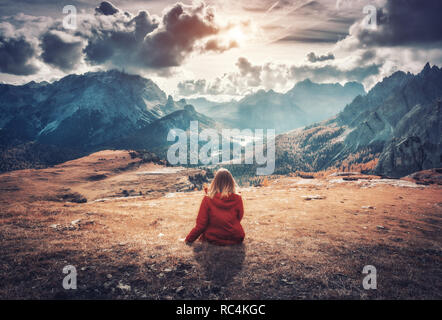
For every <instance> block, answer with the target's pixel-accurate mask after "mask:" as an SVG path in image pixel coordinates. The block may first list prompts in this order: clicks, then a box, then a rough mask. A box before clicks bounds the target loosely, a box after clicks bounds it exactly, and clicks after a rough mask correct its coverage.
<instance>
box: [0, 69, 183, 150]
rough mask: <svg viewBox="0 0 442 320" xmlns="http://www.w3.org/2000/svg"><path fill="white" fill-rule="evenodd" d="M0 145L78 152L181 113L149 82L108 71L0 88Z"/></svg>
mask: <svg viewBox="0 0 442 320" xmlns="http://www.w3.org/2000/svg"><path fill="white" fill-rule="evenodd" d="M0 95H1V99H0V110H1V115H0V127H1V129H2V130H1V134H0V135H1V136H2V142H3V144H5V143H7V142H8V141H9V142H11V143H12V141H14V140H19V141H29V140H32V141H33V140H35V141H38V142H41V143H44V144H48V145H59V146H66V145H67V146H71V147H74V148H81V149H83V150H93V149H96V148H99V146H101V145H103V144H107V143H108V142H109V141H113V140H114V139H118V138H121V137H124V136H127V135H128V134H130V133H131V132H133V131H134V130H137V129H140V128H143V127H145V126H147V125H148V124H150V123H152V122H153V121H155V120H157V119H159V118H161V117H164V116H165V115H167V114H169V113H171V112H174V111H176V110H178V109H179V108H180V106H179V105H178V104H176V103H175V102H174V101H173V99H172V98H171V97H169V98H168V97H167V96H166V94H165V93H164V92H163V91H161V89H160V88H159V87H158V86H157V85H156V84H155V83H154V82H152V81H151V80H149V79H145V78H142V77H140V76H136V75H129V74H125V73H123V72H120V71H116V70H112V71H108V72H89V73H86V74H84V75H68V76H66V77H64V78H62V79H61V80H59V81H56V82H54V83H51V84H50V83H33V82H31V83H28V84H26V85H24V86H12V85H0Z"/></svg>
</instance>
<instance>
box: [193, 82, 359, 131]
mask: <svg viewBox="0 0 442 320" xmlns="http://www.w3.org/2000/svg"><path fill="white" fill-rule="evenodd" d="M364 94H365V90H364V87H363V86H362V85H361V84H360V83H357V82H348V83H346V84H345V85H344V86H342V85H340V84H339V83H335V84H329V83H325V84H318V83H314V82H311V81H310V80H308V79H307V80H304V81H302V82H299V83H297V84H296V85H295V86H294V87H293V88H292V89H291V90H289V91H288V92H286V93H277V92H275V91H273V90H269V91H264V90H259V91H258V92H256V93H253V94H250V95H248V96H246V97H244V98H243V99H241V100H239V101H230V102H223V103H216V102H213V101H209V100H207V99H204V98H197V99H190V100H188V103H191V104H193V105H194V106H195V108H196V109H197V110H198V111H199V112H202V113H204V114H206V115H208V116H209V117H211V118H213V119H215V120H216V121H218V122H220V123H223V124H225V125H229V126H233V127H235V128H240V129H245V128H251V129H254V128H260V129H276V131H277V133H283V132H286V131H289V130H292V129H294V128H299V127H303V126H306V125H309V124H311V123H313V122H317V121H321V120H325V119H328V118H330V117H331V116H334V115H336V114H337V113H338V112H340V111H341V110H342V109H343V108H344V107H345V106H346V105H347V104H348V103H350V102H352V101H353V99H354V98H355V97H357V96H359V95H364Z"/></svg>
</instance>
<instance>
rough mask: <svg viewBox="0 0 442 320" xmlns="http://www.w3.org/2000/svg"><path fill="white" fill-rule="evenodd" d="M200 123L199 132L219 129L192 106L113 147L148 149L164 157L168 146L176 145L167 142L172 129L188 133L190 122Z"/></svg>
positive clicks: (172, 114) (154, 123)
mask: <svg viewBox="0 0 442 320" xmlns="http://www.w3.org/2000/svg"><path fill="white" fill-rule="evenodd" d="M191 121H198V130H199V132H201V130H203V129H206V128H213V129H217V128H218V127H219V124H217V123H216V122H215V121H214V120H212V119H211V118H209V117H207V116H205V115H203V114H201V113H198V112H196V110H195V108H194V107H193V106H192V105H189V104H188V105H185V106H184V109H182V110H177V111H175V112H172V113H170V114H168V115H167V116H165V117H163V118H161V119H158V120H156V121H154V122H152V123H151V124H149V125H148V126H146V127H144V128H141V129H138V130H136V131H134V132H133V133H132V134H131V135H129V136H128V137H126V138H124V139H122V140H120V141H117V142H115V143H113V145H112V147H116V148H121V149H147V150H152V151H154V152H158V153H159V154H161V155H164V151H165V150H167V148H168V146H170V145H171V144H173V143H175V142H174V141H167V135H168V133H169V131H170V130H172V129H181V130H183V131H188V130H189V126H190V122H191Z"/></svg>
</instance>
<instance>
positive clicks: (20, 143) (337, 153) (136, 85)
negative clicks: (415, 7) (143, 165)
mask: <svg viewBox="0 0 442 320" xmlns="http://www.w3.org/2000/svg"><path fill="white" fill-rule="evenodd" d="M441 97H442V71H441V70H440V69H439V68H438V67H436V66H433V67H430V65H428V64H427V65H426V66H425V68H424V69H423V70H422V72H421V73H420V74H418V75H413V74H410V73H403V72H396V73H394V74H393V75H391V76H390V77H388V78H385V79H384V80H383V81H382V82H380V83H378V84H377V85H376V86H374V87H373V88H372V89H371V90H370V92H369V93H368V94H365V91H364V88H363V86H362V85H361V84H359V83H356V82H350V83H347V84H345V85H340V84H317V83H313V82H311V81H310V80H305V81H302V82H299V83H297V84H296V85H295V86H294V87H293V88H292V89H291V90H289V91H288V92H286V93H277V92H275V91H272V90H270V91H264V90H261V91H258V92H256V93H254V94H251V95H248V96H246V97H244V98H243V99H241V100H240V101H231V102H226V103H217V102H212V101H209V100H206V99H204V98H198V99H189V100H188V101H186V100H184V99H181V100H179V101H174V99H173V98H172V97H171V96H167V95H166V93H164V92H163V91H162V90H161V89H160V88H159V87H158V86H157V85H156V84H155V83H154V82H153V81H151V80H149V79H145V78H143V77H141V76H137V75H129V74H126V73H123V72H120V71H116V70H111V71H107V72H89V73H86V74H83V75H69V76H66V77H64V78H62V79H60V80H59V81H55V82H53V83H48V82H41V83H35V82H30V83H28V84H25V85H22V86H14V85H6V84H0V164H1V165H0V171H7V170H14V169H20V168H27V167H39V166H45V165H52V164H55V163H59V162H62V161H66V160H69V159H72V158H75V157H78V156H82V155H84V154H87V153H90V152H94V151H98V150H102V149H106V148H114V149H148V150H154V151H157V152H159V153H164V152H165V150H166V149H167V146H168V145H170V144H171V143H172V142H167V140H166V138H167V133H168V132H169V130H170V129H172V128H179V129H182V130H187V129H188V128H189V125H190V122H191V121H198V122H199V125H200V129H202V128H218V129H219V128H221V127H230V128H240V129H243V128H251V129H254V128H264V129H266V128H276V129H277V132H278V133H281V134H280V135H279V136H277V138H276V146H277V148H276V152H277V159H276V164H277V173H288V172H292V171H295V170H303V171H317V170H324V169H327V168H331V167H342V166H343V165H347V166H349V165H352V164H364V163H371V164H372V165H373V168H371V169H372V170H375V171H376V172H378V173H382V174H386V175H390V176H402V175H406V174H408V173H411V172H414V171H418V170H422V169H427V168H433V167H440V166H441V159H442V152H441V145H440V144H441V132H442V130H441V123H442V122H441V116H440V105H441V103H440V98H441ZM194 106H195V107H194ZM195 109H196V110H195ZM336 114H337V115H336ZM325 119H328V120H325ZM324 120H325V121H324ZM318 121H319V122H318ZM321 121H322V122H321ZM314 122H316V124H312V123H314ZM296 128H298V129H296ZM293 129H296V130H293Z"/></svg>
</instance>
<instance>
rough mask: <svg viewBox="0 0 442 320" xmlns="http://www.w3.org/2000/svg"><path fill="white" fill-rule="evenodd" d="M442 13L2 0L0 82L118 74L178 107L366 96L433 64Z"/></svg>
mask: <svg viewBox="0 0 442 320" xmlns="http://www.w3.org/2000/svg"><path fill="white" fill-rule="evenodd" d="M66 5H71V6H73V7H74V8H75V10H76V16H75V18H73V16H72V15H71V14H72V11H69V12H67V11H66V12H63V8H64V7H65V6H66ZM71 8H72V7H71ZM441 9H442V1H440V0H425V1H422V0H371V1H369V0H316V1H315V0H280V1H273V0H247V1H242V0H206V1H204V2H202V1H182V2H176V1H171V0H161V1H160V0H113V1H111V2H101V1H93V0H68V1H64V0H61V1H60V0H2V1H0V82H3V83H15V84H21V83H25V82H28V81H31V80H35V81H42V80H46V81H54V80H56V79H58V78H60V77H63V76H64V75H66V74H70V73H84V72H87V71H95V70H108V69H112V68H117V69H120V70H125V71H126V72H130V73H137V74H141V75H143V76H145V77H149V78H151V79H153V80H154V81H155V82H156V83H157V84H159V85H160V87H161V88H162V89H163V90H165V91H166V92H167V93H170V94H172V95H174V97H176V98H180V97H192V96H201V95H202V96H207V97H209V98H212V99H217V100H220V99H230V98H232V97H233V98H239V97H241V96H243V95H245V94H247V93H250V92H253V91H256V90H259V89H265V90H270V89H273V90H275V91H281V92H283V91H286V90H288V89H289V88H291V87H292V86H293V85H294V84H295V83H296V82H297V81H300V80H304V79H305V78H310V79H311V80H313V81H316V82H340V83H345V82H347V81H359V82H362V83H363V84H364V85H365V87H366V89H370V88H371V87H372V86H373V85H374V84H375V83H376V82H377V81H379V80H381V79H382V78H383V77H385V76H388V75H390V74H391V73H392V72H394V71H397V70H403V71H410V72H413V73H416V72H419V71H420V70H421V69H422V68H423V66H424V65H425V63H426V62H430V63H431V64H436V65H438V66H442V32H441V30H442V22H441V19H440V13H441ZM73 22H75V26H74V25H73Z"/></svg>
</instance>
